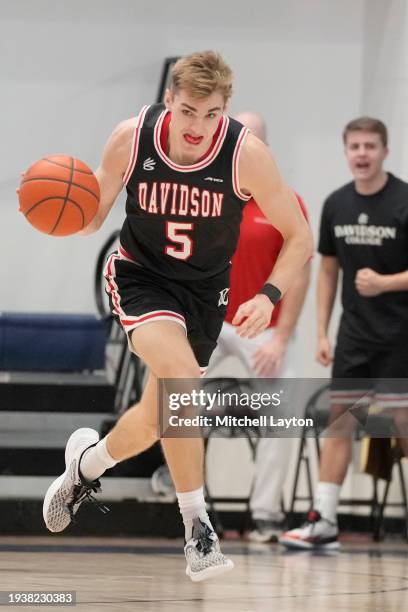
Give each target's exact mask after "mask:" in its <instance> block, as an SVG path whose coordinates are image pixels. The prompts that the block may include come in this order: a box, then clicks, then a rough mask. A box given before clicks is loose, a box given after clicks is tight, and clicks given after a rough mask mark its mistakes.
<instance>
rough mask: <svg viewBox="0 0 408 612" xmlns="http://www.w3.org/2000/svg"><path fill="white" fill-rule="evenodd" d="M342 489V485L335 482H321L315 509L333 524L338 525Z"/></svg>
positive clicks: (318, 487) (314, 505) (316, 496)
mask: <svg viewBox="0 0 408 612" xmlns="http://www.w3.org/2000/svg"><path fill="white" fill-rule="evenodd" d="M340 489H341V487H340V485H338V484H334V483H333V482H319V483H318V485H317V489H316V494H315V498H314V504H313V509H314V510H317V511H318V512H320V514H321V515H322V517H323V518H325V519H327V520H328V521H330V522H331V523H337V505H338V503H339V497H340Z"/></svg>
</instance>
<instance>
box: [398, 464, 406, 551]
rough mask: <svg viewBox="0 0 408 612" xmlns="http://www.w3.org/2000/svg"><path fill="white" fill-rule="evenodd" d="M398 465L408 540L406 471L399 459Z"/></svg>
mask: <svg viewBox="0 0 408 612" xmlns="http://www.w3.org/2000/svg"><path fill="white" fill-rule="evenodd" d="M397 465H398V474H399V479H400V483H401V495H402V501H403V506H404V512H405V516H404V523H405V524H404V531H405V533H404V535H405V539H406V540H408V498H407V490H406V488H405V478H404V471H403V469H402V463H401V460H400V459H398V460H397Z"/></svg>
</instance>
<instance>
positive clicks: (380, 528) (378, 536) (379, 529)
mask: <svg viewBox="0 0 408 612" xmlns="http://www.w3.org/2000/svg"><path fill="white" fill-rule="evenodd" d="M390 483H391V480H387V482H386V484H385V489H384V495H383V499H382V502H381V504H380V506H379V509H378V520H377V525H376V528H375V532H374V540H375V541H376V542H379V541H380V540H382V539H383V537H384V511H385V508H386V505H387V499H388V492H389V489H390Z"/></svg>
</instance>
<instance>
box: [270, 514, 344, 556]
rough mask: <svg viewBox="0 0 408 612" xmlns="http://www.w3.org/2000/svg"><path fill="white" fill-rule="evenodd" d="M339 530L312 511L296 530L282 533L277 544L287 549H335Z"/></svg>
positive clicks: (334, 524)
mask: <svg viewBox="0 0 408 612" xmlns="http://www.w3.org/2000/svg"><path fill="white" fill-rule="evenodd" d="M338 535H339V530H338V527H337V525H336V523H332V522H331V521H328V520H327V519H325V518H323V517H322V516H321V515H320V513H319V512H317V511H316V510H312V511H311V512H309V514H308V516H307V521H306V523H305V524H304V525H302V526H301V527H298V528H297V529H291V530H290V531H287V532H286V533H283V534H282V535H281V537H280V538H279V543H280V544H283V545H284V546H287V547H288V548H297V549H302V550H310V549H316V548H318V549H331V550H334V549H337V548H339V542H338V540H337V538H338Z"/></svg>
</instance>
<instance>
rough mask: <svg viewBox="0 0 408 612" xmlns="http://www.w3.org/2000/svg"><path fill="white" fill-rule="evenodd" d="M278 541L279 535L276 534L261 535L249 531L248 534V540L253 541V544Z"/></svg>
mask: <svg viewBox="0 0 408 612" xmlns="http://www.w3.org/2000/svg"><path fill="white" fill-rule="evenodd" d="M278 541H279V536H278V535H277V534H272V535H267V536H262V535H260V534H258V535H256V534H254V533H252V534H251V533H250V534H249V535H248V542H253V543H254V544H255V543H256V544H276V543H277V542H278Z"/></svg>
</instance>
